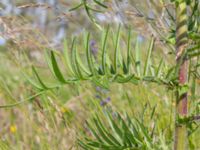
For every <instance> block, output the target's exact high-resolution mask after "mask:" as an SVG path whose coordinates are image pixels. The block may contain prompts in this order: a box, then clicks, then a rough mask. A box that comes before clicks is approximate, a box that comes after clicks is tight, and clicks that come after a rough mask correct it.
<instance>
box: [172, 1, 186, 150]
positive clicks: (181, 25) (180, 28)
mask: <svg viewBox="0 0 200 150" xmlns="http://www.w3.org/2000/svg"><path fill="white" fill-rule="evenodd" d="M186 7H187V6H186V3H185V1H182V2H180V3H179V4H177V5H176V60H177V65H178V66H179V68H178V78H179V85H184V84H186V83H187V80H188V61H187V59H186V58H184V53H185V47H186V45H187V8H186ZM176 94H177V96H176V97H177V99H176V116H175V117H176V121H175V122H176V123H175V139H174V150H187V145H188V144H187V143H188V133H187V127H186V125H185V124H180V123H179V122H178V121H177V119H178V118H180V117H181V118H182V117H186V116H187V113H188V108H187V107H188V106H187V105H188V100H187V99H188V96H187V92H186V93H184V94H181V95H179V92H178V91H177V92H176Z"/></svg>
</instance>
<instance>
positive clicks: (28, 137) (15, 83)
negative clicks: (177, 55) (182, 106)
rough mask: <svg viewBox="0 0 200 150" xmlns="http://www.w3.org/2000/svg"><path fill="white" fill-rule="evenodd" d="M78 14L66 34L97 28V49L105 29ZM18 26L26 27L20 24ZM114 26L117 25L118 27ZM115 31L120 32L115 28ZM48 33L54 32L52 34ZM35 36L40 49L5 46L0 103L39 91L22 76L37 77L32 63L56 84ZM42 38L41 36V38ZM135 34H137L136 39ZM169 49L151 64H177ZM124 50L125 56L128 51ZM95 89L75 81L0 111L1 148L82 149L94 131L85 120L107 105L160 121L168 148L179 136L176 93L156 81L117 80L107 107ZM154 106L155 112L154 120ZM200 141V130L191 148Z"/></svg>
mask: <svg viewBox="0 0 200 150" xmlns="http://www.w3.org/2000/svg"><path fill="white" fill-rule="evenodd" d="M133 3H137V2H133ZM73 5H74V4H73ZM77 14H78V15H79V14H81V16H79V17H78V18H76V19H77V20H75V21H74V22H71V20H70V21H69V33H68V35H67V36H69V37H70V35H74V34H75V35H82V31H80V27H82V25H84V27H85V28H86V29H88V30H90V31H92V35H91V36H92V39H94V40H95V41H97V47H99V45H100V42H99V41H100V32H96V30H95V28H94V27H93V26H91V24H88V22H87V21H86V19H85V17H83V16H82V15H83V14H82V13H80V12H77ZM77 14H76V15H77ZM18 26H21V24H19V25H18ZM91 27H92V29H91ZM113 28H116V27H115V26H113ZM143 30H144V29H143ZM114 31H116V30H115V29H113V32H114ZM122 33H124V34H122V41H121V43H120V46H121V47H122V49H125V47H126V43H125V42H124V41H125V40H124V39H125V38H126V34H125V32H124V31H122ZM35 34H36V33H35ZM48 34H49V36H51V34H52V33H48ZM32 36H33V35H32V34H30V33H28V35H26V36H25V37H27V38H28V39H30V40H32V41H31V42H32V43H31V44H33V45H31V46H33V47H34V46H35V45H36V46H35V47H36V48H35V47H34V48H32V47H25V48H24V49H23V48H21V47H20V48H19V47H16V46H15V45H12V44H11V45H6V46H4V47H3V46H1V47H0V105H5V104H11V103H15V102H17V101H19V100H23V99H25V98H26V97H29V96H31V95H33V94H35V92H37V91H36V89H34V88H33V87H32V86H31V85H30V83H29V82H28V81H27V80H26V79H25V78H24V76H23V74H22V70H23V71H24V70H25V71H26V72H27V73H28V74H30V76H32V73H31V71H30V70H31V68H30V66H31V64H34V65H36V66H37V70H38V72H39V74H40V76H42V79H44V80H45V81H46V82H52V79H53V77H52V75H50V71H49V69H47V65H46V64H45V58H44V53H43V52H44V49H43V47H40V46H43V45H42V42H41V41H39V39H43V37H40V38H38V39H37V38H35V37H32ZM38 36H39V35H38V34H36V37H38ZM136 36H137V35H136V34H135V35H134V37H136ZM47 37H48V36H47ZM67 38H68V37H67ZM37 40H38V41H37ZM78 41H79V44H78V51H79V54H80V57H81V58H82V59H83V63H86V62H85V61H84V60H85V58H84V57H82V56H85V51H84V49H83V47H82V45H83V40H82V37H80V39H79V40H78ZM34 44H35V45H34ZM69 44H70V40H69ZM29 46H30V45H29ZM45 46H46V45H45ZM112 47H113V39H111V40H110V41H109V43H108V49H111V48H112ZM140 47H141V51H143V52H144V54H146V52H145V50H146V49H147V47H148V42H147V41H146V39H144V41H142V42H141V43H140ZM165 50H166V49H165V48H163V45H159V46H158V49H157V50H156V52H153V56H154V57H153V58H154V60H153V62H152V63H155V64H158V63H159V60H160V57H161V56H163V57H164V58H165V63H168V64H173V63H174V62H175V61H174V60H173V59H172V56H169V55H166V54H167V52H165V54H163V51H165ZM32 51H33V52H35V51H36V52H38V51H39V56H41V57H39V58H37V57H36V58H33V57H31V54H30V53H31V52H32ZM58 53H59V52H58ZM122 53H123V56H124V55H125V54H124V53H125V52H122ZM109 55H110V56H113V51H109ZM144 58H145V55H143V56H142V59H144ZM111 60H112V58H111ZM60 63H61V62H60ZM61 65H62V64H61ZM62 66H63V65H62ZM65 73H66V74H68V73H67V72H65ZM53 82H54V81H53ZM95 88H96V86H95V85H94V84H91V83H88V82H81V83H76V84H72V85H67V86H64V87H62V88H60V89H55V90H53V91H48V92H47V93H45V94H43V95H42V96H39V97H36V98H34V99H32V101H30V102H28V103H24V104H22V105H19V106H16V107H14V108H7V109H0V120H1V121H0V150H1V149H2V150H12V149H13V150H21V149H31V150H58V149H59V150H62V149H63V150H64V149H67V150H68V149H75V150H76V149H79V148H77V143H76V139H77V137H81V136H83V135H85V134H87V135H90V133H89V132H88V131H87V128H86V127H85V121H86V120H87V119H90V118H91V117H92V116H93V114H94V113H98V114H99V115H100V116H101V115H102V118H103V114H102V109H107V107H111V108H112V109H113V110H114V111H118V112H119V113H121V114H123V113H124V112H125V111H126V112H127V113H128V114H129V115H130V116H131V117H136V118H140V119H142V120H143V122H144V124H145V125H147V126H148V127H149V128H150V129H152V127H153V126H154V125H155V134H156V138H157V139H155V140H158V139H160V140H162V141H163V149H165V148H166V147H167V148H166V149H170V148H171V146H172V142H173V136H174V134H173V127H174V105H175V97H173V96H172V95H173V93H172V92H169V91H167V89H165V88H164V87H159V86H156V85H154V84H150V85H146V84H145V83H144V84H142V85H138V86H136V85H133V84H131V83H129V84H128V83H127V84H124V85H119V84H112V85H111V87H110V89H109V91H108V92H107V93H106V94H105V95H102V97H107V96H109V97H110V98H111V101H110V102H109V103H108V104H107V107H105V106H104V107H102V106H100V101H99V100H98V99H97V98H96V97H95V96H96V94H97V91H96V90H95ZM197 91H199V89H197ZM154 107H155V114H154V116H153V118H151V112H152V109H153V108H154ZM191 107H192V108H191V109H194V107H196V106H194V105H193V103H192V102H191ZM199 139H200V129H198V130H197V131H196V132H194V133H193V134H192V135H191V136H190V147H191V149H194V150H198V149H200V142H199ZM192 147H193V148H192Z"/></svg>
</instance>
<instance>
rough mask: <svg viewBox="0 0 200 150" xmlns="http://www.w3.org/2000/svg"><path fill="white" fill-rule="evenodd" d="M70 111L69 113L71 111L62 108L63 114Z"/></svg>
mask: <svg viewBox="0 0 200 150" xmlns="http://www.w3.org/2000/svg"><path fill="white" fill-rule="evenodd" d="M68 111H69V110H68V109H67V108H66V107H62V108H61V112H62V113H66V112H68Z"/></svg>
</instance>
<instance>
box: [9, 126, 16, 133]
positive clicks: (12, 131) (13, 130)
mask: <svg viewBox="0 0 200 150" xmlns="http://www.w3.org/2000/svg"><path fill="white" fill-rule="evenodd" d="M16 131H17V126H16V125H11V126H10V132H11V133H15V132H16Z"/></svg>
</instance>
